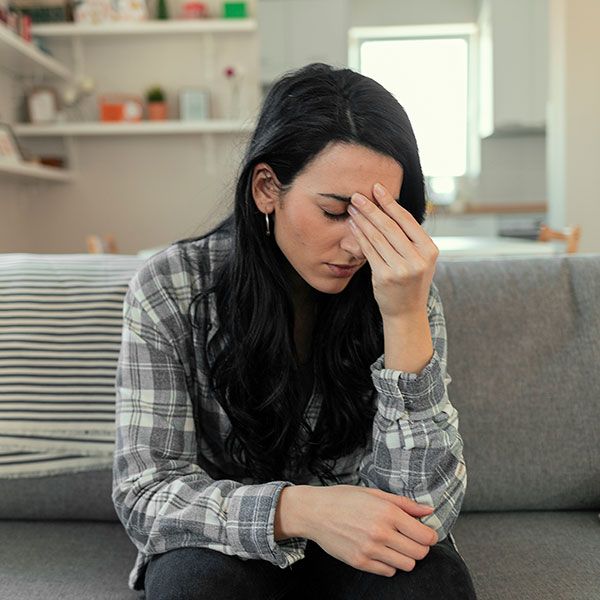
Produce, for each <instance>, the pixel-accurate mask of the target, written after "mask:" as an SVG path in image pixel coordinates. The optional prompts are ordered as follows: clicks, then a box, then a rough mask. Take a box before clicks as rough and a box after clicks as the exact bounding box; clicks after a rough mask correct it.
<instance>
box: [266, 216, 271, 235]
mask: <svg viewBox="0 0 600 600" xmlns="http://www.w3.org/2000/svg"><path fill="white" fill-rule="evenodd" d="M265 219H266V221H267V234H266V235H271V228H270V225H269V213H265Z"/></svg>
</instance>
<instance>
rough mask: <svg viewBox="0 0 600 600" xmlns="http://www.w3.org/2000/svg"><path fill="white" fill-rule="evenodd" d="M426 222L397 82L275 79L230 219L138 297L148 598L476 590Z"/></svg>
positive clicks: (137, 516)
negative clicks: (461, 548)
mask: <svg viewBox="0 0 600 600" xmlns="http://www.w3.org/2000/svg"><path fill="white" fill-rule="evenodd" d="M376 183H379V184H381V186H382V187H381V190H380V189H379V187H378V186H376V185H375V184H376ZM361 198H362V200H363V203H362V204H361V203H360V202H359V201H360V199H361ZM350 199H352V201H350ZM354 207H355V208H354ZM424 213H425V197H424V186H423V175H422V171H421V166H420V163H419V157H418V152H417V144H416V141H415V138H414V134H413V131H412V128H411V125H410V122H409V120H408V118H407V116H406V113H405V112H404V110H403V109H402V107H401V106H400V105H399V104H398V102H397V101H396V100H395V99H394V97H393V96H392V95H391V94H390V93H389V92H388V91H387V90H385V89H384V88H383V87H382V86H380V85H379V84H377V83H376V82H375V81H373V80H372V79H370V78H368V77H365V76H363V75H360V74H358V73H356V72H354V71H352V70H350V69H334V68H332V67H330V66H328V65H325V64H322V63H314V64H311V65H308V66H306V67H303V68H301V69H299V70H297V71H295V72H291V73H288V74H286V75H285V76H284V77H282V78H281V79H280V80H279V81H277V82H276V83H275V84H274V86H273V87H272V88H271V90H270V91H269V93H268V95H267V97H266V98H265V101H264V104H263V106H262V110H261V114H260V117H259V120H258V123H257V126H256V130H255V132H254V135H253V137H252V139H251V141H250V143H249V145H248V148H247V151H246V154H245V157H244V159H243V163H242V166H241V172H240V174H239V176H238V179H237V185H236V191H235V206H234V210H233V213H232V214H231V215H230V216H229V217H228V218H226V219H225V220H224V221H223V222H222V223H221V224H220V225H218V226H217V227H216V228H215V229H213V230H212V231H210V232H209V233H207V234H205V235H204V236H202V237H200V238H189V239H186V240H181V241H179V242H177V243H175V244H173V245H171V246H169V247H168V248H167V249H165V250H163V251H162V252H159V253H158V254H156V255H154V256H153V257H151V258H150V259H149V260H148V261H147V262H146V263H145V264H144V265H143V267H142V268H141V269H140V270H139V271H138V273H136V275H135V276H134V277H133V278H132V280H131V282H130V284H129V289H128V291H127V294H126V296H125V302H124V311H123V336H122V346H121V354H120V356H119V364H118V369H117V379H116V389H117V419H116V424H117V435H116V448H115V461H114V469H113V472H114V481H113V496H112V497H113V502H114V505H115V508H116V511H117V514H118V515H119V518H120V520H121V522H122V523H123V525H124V527H125V529H126V531H127V534H128V535H129V537H130V538H131V540H132V542H133V543H134V544H135V546H136V547H137V549H138V556H137V561H136V563H135V566H134V568H133V570H132V572H131V574H130V578H129V586H130V588H131V589H136V590H138V589H145V593H146V598H147V599H148V600H155V599H161V598H162V599H164V598H182V599H183V598H185V599H195V598H211V600H217V599H221V598H223V599H225V598H228V599H229V598H257V599H258V598H260V599H275V598H291V597H294V593H297V594H298V597H301V598H319V597H323V598H327V599H329V598H378V599H385V598H404V597H410V598H415V599H416V598H427V599H428V600H432V599H435V598H440V599H441V598H444V599H445V600H448V599H452V598H460V599H461V600H465V599H468V598H475V591H474V589H473V584H472V580H471V577H470V574H469V572H468V569H467V567H466V565H465V563H464V561H463V560H462V557H461V556H460V554H459V553H458V551H457V549H456V546H455V544H454V540H453V538H452V535H451V533H450V530H451V528H452V526H453V525H454V523H455V521H456V519H457V518H458V515H459V512H460V507H461V504H462V500H463V497H464V493H465V490H466V483H467V476H466V469H465V463H464V460H463V455H462V449H463V443H462V439H461V437H460V434H459V432H458V414H457V411H456V409H455V408H454V407H453V406H452V404H451V403H450V401H449V398H448V394H447V384H448V383H449V382H450V381H451V377H450V376H449V375H448V374H447V372H446V331H445V322H444V315H443V309H442V303H441V299H440V296H439V293H438V290H437V287H436V286H435V284H434V283H433V281H432V279H433V274H434V271H435V263H436V259H437V256H438V249H437V248H436V246H435V245H434V244H433V242H432V240H431V238H430V237H429V236H428V235H427V234H426V233H425V231H424V230H423V229H422V227H421V223H422V222H423V219H424ZM336 265H337V266H336ZM288 567H289V568H288Z"/></svg>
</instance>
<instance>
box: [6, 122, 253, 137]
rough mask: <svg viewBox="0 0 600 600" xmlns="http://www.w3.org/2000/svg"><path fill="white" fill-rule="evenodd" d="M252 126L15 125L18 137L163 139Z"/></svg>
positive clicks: (174, 124)
mask: <svg viewBox="0 0 600 600" xmlns="http://www.w3.org/2000/svg"><path fill="white" fill-rule="evenodd" d="M254 125H255V124H254V123H250V122H243V121H230V120H225V119H207V120H205V121H177V120H172V121H141V122H136V123H57V124H50V125H26V124H23V125H16V126H15V127H14V128H13V129H14V131H15V133H17V134H18V135H19V136H20V137H47V136H64V137H71V136H79V137H84V136H85V137H89V136H96V135H165V134H182V135H185V134H199V133H239V132H243V131H252V130H253V129H254Z"/></svg>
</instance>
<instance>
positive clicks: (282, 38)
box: [258, 0, 348, 84]
mask: <svg viewBox="0 0 600 600" xmlns="http://www.w3.org/2000/svg"><path fill="white" fill-rule="evenodd" d="M258 27H259V32H260V38H261V59H260V60H261V81H262V83H263V84H268V83H270V82H272V81H273V80H274V79H277V78H278V77H279V76H280V75H282V74H283V73H284V72H285V71H289V70H291V69H297V68H299V67H302V66H304V65H306V64H309V63H312V62H325V63H329V64H332V65H335V66H347V64H348V0H327V2H322V0H260V2H259V3H258Z"/></svg>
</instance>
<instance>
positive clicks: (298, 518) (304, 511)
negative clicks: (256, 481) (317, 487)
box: [275, 485, 313, 542]
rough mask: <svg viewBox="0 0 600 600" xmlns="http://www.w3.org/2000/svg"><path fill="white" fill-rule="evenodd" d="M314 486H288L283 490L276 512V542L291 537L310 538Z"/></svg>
mask: <svg viewBox="0 0 600 600" xmlns="http://www.w3.org/2000/svg"><path fill="white" fill-rule="evenodd" d="M312 489H313V486H310V485H288V486H286V487H284V488H283V490H281V494H279V502H278V503H277V508H276V510H275V541H276V542H278V541H280V540H285V539H287V538H291V537H304V538H306V537H308V532H309V529H310V513H309V511H310V506H311V502H310V500H309V499H308V496H309V494H310V493H311V491H312Z"/></svg>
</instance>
